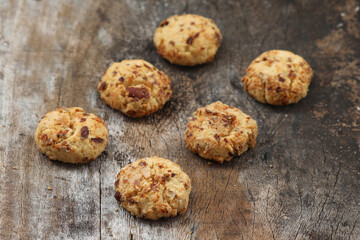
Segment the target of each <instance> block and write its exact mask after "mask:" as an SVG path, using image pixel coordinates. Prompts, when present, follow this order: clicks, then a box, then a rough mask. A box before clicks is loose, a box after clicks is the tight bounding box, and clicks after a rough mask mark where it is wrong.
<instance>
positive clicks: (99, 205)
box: [0, 0, 360, 240]
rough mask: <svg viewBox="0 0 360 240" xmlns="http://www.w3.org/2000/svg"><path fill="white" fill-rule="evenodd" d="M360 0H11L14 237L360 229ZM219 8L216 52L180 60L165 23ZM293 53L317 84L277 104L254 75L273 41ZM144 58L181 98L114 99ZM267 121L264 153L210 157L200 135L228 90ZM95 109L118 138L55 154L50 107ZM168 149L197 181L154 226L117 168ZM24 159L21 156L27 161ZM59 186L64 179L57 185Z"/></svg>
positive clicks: (4, 89) (6, 232)
mask: <svg viewBox="0 0 360 240" xmlns="http://www.w3.org/2000/svg"><path fill="white" fill-rule="evenodd" d="M359 6H360V2H359V1H358V0H346V1H335V0H327V1H325V0H315V1H308V0H293V1H285V0H282V1H276V0H254V1H236V0H228V1H215V0H207V1H175V0H174V1H165V2H160V1H155V0H149V1H133V0H127V1H105V0H103V1H95V0H89V1H80V0H77V1H56V0H49V1H34V0H28V1H7V0H5V1H1V2H0V19H1V21H0V101H1V103H0V135H1V138H0V163H1V166H0V184H1V185H0V186H1V187H0V200H1V202H0V238H1V239H295V240H296V239H359V236H360V222H359V218H360V216H359V213H360V184H359V181H360V162H359V158H360V154H359V145H360V140H359V139H360V130H359V129H360V128H359V124H360V123H359V119H360V118H359V116H360V97H359V96H360V94H359V81H360V62H359V59H360V30H359V29H360V12H359ZM181 13H196V14H200V15H203V16H207V17H210V18H212V19H214V20H215V22H216V23H217V25H218V26H219V28H220V29H221V31H222V34H223V36H224V41H223V44H222V46H221V48H220V50H219V52H218V54H217V55H216V57H215V59H214V61H213V62H212V63H210V64H206V65H203V66H198V67H192V68H188V67H179V66H174V65H171V64H169V63H168V62H167V61H165V60H163V59H162V58H161V57H159V56H158V55H157V54H156V50H155V48H154V47H153V43H152V35H153V32H154V30H155V29H156V27H157V25H158V24H159V23H160V22H161V20H163V19H165V18H166V17H168V16H170V15H173V14H181ZM270 49H286V50H290V51H293V52H295V53H297V54H300V55H301V56H303V57H304V58H305V59H306V60H307V61H308V62H309V63H310V65H311V66H312V68H313V70H314V73H315V75H314V78H313V82H312V83H311V85H310V91H309V94H308V96H307V97H306V98H305V99H304V100H302V101H301V102H299V103H298V104H296V105H293V106H286V107H272V106H268V105H264V104H260V103H257V102H256V101H254V100H253V99H252V98H251V97H250V96H249V95H248V94H247V93H246V92H244V90H243V88H242V83H241V77H242V75H243V74H244V71H245V69H246V67H247V66H248V64H249V63H250V62H251V61H252V59H254V58H255V57H256V56H258V55H259V54H261V53H262V52H263V51H266V50H270ZM132 58H142V59H145V60H147V61H149V62H151V63H153V64H154V65H155V66H157V67H158V68H159V69H161V70H163V71H164V72H165V73H167V74H168V75H169V76H170V78H171V79H172V86H173V92H174V95H173V97H172V98H171V100H170V102H169V103H167V104H166V105H165V107H164V108H163V109H162V110H161V111H159V112H157V113H155V114H153V115H151V116H149V117H147V118H143V119H135V120H134V119H130V118H128V117H126V116H124V115H123V114H121V113H120V112H118V111H115V110H113V109H110V108H109V107H108V106H107V105H106V104H105V103H104V102H103V101H101V99H100V98H99V96H98V93H97V91H96V86H97V83H98V81H99V79H100V77H101V76H102V74H103V73H104V72H105V70H106V69H107V67H108V66H109V65H110V64H111V63H112V62H114V61H120V60H122V59H132ZM217 100H221V101H222V102H224V103H226V104H229V105H233V106H236V107H238V108H240V109H241V110H243V111H244V112H245V113H247V114H249V115H250V116H252V117H253V118H254V119H256V120H257V122H258V125H259V136H258V141H257V144H256V147H255V149H253V150H250V151H248V152H246V153H245V154H243V155H242V156H240V157H237V158H235V159H233V161H231V162H230V163H225V164H223V165H219V164H212V165H209V164H208V162H207V161H206V160H204V159H201V158H199V157H197V156H195V155H193V154H192V153H191V152H190V151H189V150H188V149H187V148H186V146H185V142H184V131H185V127H186V123H187V121H188V118H189V117H190V115H191V114H192V112H193V111H195V110H196V109H197V108H198V107H200V106H204V105H206V104H210V103H212V102H214V101H217ZM61 106H65V107H72V106H79V107H82V108H84V109H85V110H86V111H88V112H92V113H94V114H97V115H99V116H101V117H103V118H104V119H105V121H106V124H107V126H108V129H109V133H110V139H109V145H108V147H107V149H106V151H105V152H104V153H103V154H102V155H101V156H100V157H99V159H97V160H96V161H94V162H92V163H90V164H86V165H80V166H72V165H69V164H63V163H59V162H54V161H49V160H48V159H46V157H45V156H43V155H42V154H40V153H39V151H38V150H37V148H36V146H35V142H34V140H33V135H34V131H35V128H36V125H37V123H38V120H39V119H40V118H41V116H42V115H43V114H44V113H46V112H48V111H50V110H53V109H55V108H57V107H61ZM152 155H157V156H159V157H164V158H168V159H171V160H173V161H174V162H176V163H178V164H179V165H181V166H182V168H183V170H184V171H185V172H186V173H187V174H188V175H189V176H190V178H191V179H192V185H193V192H192V194H191V200H190V205H189V209H188V211H187V212H186V213H185V214H184V215H182V216H179V217H176V218H172V219H166V220H160V221H157V222H151V221H146V220H140V219H136V218H134V217H133V216H131V215H130V214H129V213H128V212H126V211H125V210H123V209H122V208H121V207H120V206H119V205H118V203H117V202H116V201H115V199H114V198H113V194H114V187H113V184H114V181H115V177H116V174H117V172H118V171H119V170H120V169H121V168H122V167H124V166H125V165H126V164H128V163H130V162H133V161H134V160H136V159H138V158H140V157H146V156H152ZM13 167H16V169H14V168H13ZM48 187H51V190H49V189H48Z"/></svg>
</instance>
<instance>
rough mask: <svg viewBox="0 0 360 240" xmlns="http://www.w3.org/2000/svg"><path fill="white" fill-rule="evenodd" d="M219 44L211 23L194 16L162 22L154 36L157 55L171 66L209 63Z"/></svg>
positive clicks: (219, 37) (213, 25) (175, 16)
mask: <svg viewBox="0 0 360 240" xmlns="http://www.w3.org/2000/svg"><path fill="white" fill-rule="evenodd" d="M221 41H222V35H221V33H220V30H219V28H218V27H217V26H216V24H215V23H214V21H213V20H211V19H209V18H205V17H202V16H199V15H194V14H185V15H174V16H171V17H169V18H168V19H166V20H164V21H162V22H161V23H160V26H159V27H158V29H156V31H155V34H154V44H155V47H156V48H157V51H158V53H159V54H160V56H162V57H163V58H165V59H167V60H168V61H170V62H171V63H173V64H178V65H187V66H194V65H198V64H203V63H207V62H210V61H212V60H213V58H214V56H215V54H216V52H217V50H218V48H219V47H220V44H221Z"/></svg>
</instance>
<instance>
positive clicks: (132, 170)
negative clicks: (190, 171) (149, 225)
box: [115, 157, 191, 220]
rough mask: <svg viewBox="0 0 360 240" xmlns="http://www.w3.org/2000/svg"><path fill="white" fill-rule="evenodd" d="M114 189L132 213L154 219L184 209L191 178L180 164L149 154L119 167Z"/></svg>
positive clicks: (189, 190) (174, 214)
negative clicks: (148, 156) (121, 167)
mask: <svg viewBox="0 0 360 240" xmlns="http://www.w3.org/2000/svg"><path fill="white" fill-rule="evenodd" d="M115 191H116V193H115V198H116V200H118V201H119V202H120V203H121V206H123V207H124V208H125V209H126V210H128V211H129V212H131V213H132V214H133V215H135V216H137V217H139V218H147V219H151V220H157V219H159V218H162V217H174V216H176V215H178V214H183V213H184V212H185V211H186V209H187V207H188V203H189V195H190V192H191V182H190V178H189V176H188V175H186V173H184V172H183V171H182V170H181V168H180V167H179V165H177V164H175V163H173V162H171V161H170V160H167V159H164V158H158V157H150V158H143V159H139V160H137V161H135V162H133V163H131V164H129V165H127V166H126V167H124V168H123V169H121V171H120V172H119V174H118V175H117V180H116V182H115Z"/></svg>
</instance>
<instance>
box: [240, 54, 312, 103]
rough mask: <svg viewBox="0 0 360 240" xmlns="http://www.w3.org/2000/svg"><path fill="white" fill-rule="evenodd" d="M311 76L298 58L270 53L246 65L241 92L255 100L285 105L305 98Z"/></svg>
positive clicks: (304, 63)
mask: <svg viewBox="0 0 360 240" xmlns="http://www.w3.org/2000/svg"><path fill="white" fill-rule="evenodd" d="M312 75H313V73H312V70H311V68H310V66H309V64H308V63H307V62H306V61H305V60H304V59H303V58H302V57H300V56H299V55H295V54H294V53H292V52H289V51H284V50H271V51H267V52H264V53H263V54H261V55H260V56H259V57H257V58H256V59H255V60H254V61H253V62H252V63H251V64H250V65H249V67H248V68H247V69H246V75H245V76H244V77H243V78H242V81H243V82H244V89H245V90H246V91H247V92H248V93H249V94H250V95H251V96H252V97H254V98H255V99H256V100H257V101H259V102H262V103H268V104H272V105H287V104H292V103H297V102H298V101H300V99H302V98H304V97H306V95H307V92H308V87H309V84H310V82H311V78H312Z"/></svg>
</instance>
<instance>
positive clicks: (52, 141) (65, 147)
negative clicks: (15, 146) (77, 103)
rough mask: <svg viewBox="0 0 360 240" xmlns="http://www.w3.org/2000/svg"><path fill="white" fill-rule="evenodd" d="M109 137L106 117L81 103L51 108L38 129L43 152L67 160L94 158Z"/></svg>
mask: <svg viewBox="0 0 360 240" xmlns="http://www.w3.org/2000/svg"><path fill="white" fill-rule="evenodd" d="M108 138H109V134H108V130H107V128H106V126H105V124H104V122H103V120H102V119H101V118H100V117H97V116H95V115H94V114H92V113H90V114H88V113H85V112H84V110H83V109H81V108H79V107H72V108H59V109H56V110H55V111H52V112H48V113H47V114H45V115H44V116H43V117H42V119H41V120H40V122H39V124H38V126H37V129H36V132H35V142H36V145H37V147H38V148H39V150H40V152H42V153H43V154H45V155H46V156H48V158H49V159H51V160H59V161H62V162H67V163H87V162H91V161H93V160H94V159H95V158H96V157H98V156H99V155H100V154H101V153H102V152H103V151H104V149H105V147H106V145H107V142H108Z"/></svg>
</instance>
